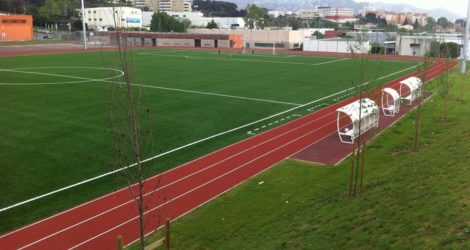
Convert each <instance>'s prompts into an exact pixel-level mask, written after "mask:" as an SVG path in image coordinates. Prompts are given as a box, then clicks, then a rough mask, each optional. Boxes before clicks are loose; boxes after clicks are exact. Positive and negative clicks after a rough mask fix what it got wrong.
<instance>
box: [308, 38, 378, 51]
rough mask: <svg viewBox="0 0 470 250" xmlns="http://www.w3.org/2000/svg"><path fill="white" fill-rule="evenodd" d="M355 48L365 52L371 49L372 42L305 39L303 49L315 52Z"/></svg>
mask: <svg viewBox="0 0 470 250" xmlns="http://www.w3.org/2000/svg"><path fill="white" fill-rule="evenodd" d="M351 48H355V52H356V53H360V54H364V53H367V52H368V51H369V50H370V42H364V43H359V42H356V41H347V40H341V39H319V40H312V39H308V38H306V39H304V43H303V50H304V51H315V52H335V53H351Z"/></svg>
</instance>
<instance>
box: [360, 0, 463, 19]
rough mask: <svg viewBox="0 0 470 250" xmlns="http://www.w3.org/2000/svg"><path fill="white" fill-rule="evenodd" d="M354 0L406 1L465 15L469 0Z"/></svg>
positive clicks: (366, 0)
mask: <svg viewBox="0 0 470 250" xmlns="http://www.w3.org/2000/svg"><path fill="white" fill-rule="evenodd" d="M356 2H386V3H406V4H409V5H413V6H416V7H420V8H423V9H435V8H441V7H444V8H446V9H448V10H450V11H452V12H454V13H456V14H458V15H459V16H462V17H464V16H467V8H468V2H469V0H412V1H410V0H356Z"/></svg>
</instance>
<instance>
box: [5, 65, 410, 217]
mask: <svg viewBox="0 0 470 250" xmlns="http://www.w3.org/2000/svg"><path fill="white" fill-rule="evenodd" d="M417 66H418V65H415V66H412V67H409V68H406V69H404V70H400V71H397V72H395V73H392V74H389V75H388V76H393V75H396V74H399V73H401V72H403V71H407V70H410V69H412V68H416V67H417ZM388 76H387V77H388ZM374 81H377V79H376V80H373V81H370V82H366V83H363V86H365V85H368V84H370V83H371V82H374ZM354 88H355V87H351V88H348V89H345V90H342V91H339V92H336V93H334V94H331V95H328V96H325V97H322V98H320V99H317V100H314V101H311V102H309V103H306V104H302V105H300V106H297V107H293V108H290V109H288V110H285V111H282V112H279V113H277V114H273V115H270V116H267V117H264V118H262V119H259V120H257V121H253V122H250V123H247V124H245V125H241V126H238V127H236V128H232V129H229V130H226V131H223V132H220V133H218V134H214V135H211V136H209V137H206V138H203V139H199V140H197V141H194V142H191V143H188V144H186V145H183V146H180V147H177V148H174V149H171V150H168V151H166V152H163V153H161V154H158V155H155V156H152V157H149V158H147V159H144V160H143V161H142V163H145V162H149V161H152V160H154V159H157V158H161V157H163V156H165V155H168V154H171V153H174V152H176V151H179V150H182V149H185V148H188V147H191V146H193V145H196V144H199V143H202V142H205V141H208V140H211V139H213V138H216V137H219V136H222V135H225V134H229V133H232V132H234V131H237V130H240V129H243V128H246V127H249V126H252V125H254V124H258V123H260V122H263V121H266V120H269V119H272V118H274V117H277V116H280V115H283V114H286V113H289V112H291V111H294V110H297V109H299V108H302V107H305V106H308V105H311V104H314V103H317V102H320V101H323V100H326V99H328V98H331V97H333V96H336V95H339V94H342V93H345V92H348V91H351V90H353V89H354ZM136 165H137V164H136V163H133V164H130V165H128V166H125V167H122V168H119V169H115V170H113V171H110V172H107V173H104V174H101V175H98V176H95V177H92V178H89V179H86V180H83V181H80V182H76V183H74V184H71V185H69V186H65V187H63V188H59V189H56V190H53V191H51V192H48V193H45V194H42V195H39V196H36V197H33V198H30V199H27V200H24V201H21V202H18V203H15V204H12V205H10V206H7V207H3V208H1V209H0V213H1V212H4V211H6V210H9V209H12V208H15V207H18V206H21V205H24V204H27V203H30V202H33V201H36V200H39V199H42V198H45V197H48V196H51V195H53V194H56V193H59V192H62V191H65V190H68V189H71V188H74V187H77V186H80V185H83V184H86V183H88V182H92V181H94V180H98V179H101V178H103V177H106V176H109V175H112V174H115V173H118V172H121V171H123V170H125V169H128V168H132V167H134V166H136Z"/></svg>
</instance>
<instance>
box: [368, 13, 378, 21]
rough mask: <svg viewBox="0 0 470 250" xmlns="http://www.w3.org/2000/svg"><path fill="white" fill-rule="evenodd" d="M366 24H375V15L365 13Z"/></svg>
mask: <svg viewBox="0 0 470 250" xmlns="http://www.w3.org/2000/svg"><path fill="white" fill-rule="evenodd" d="M366 22H367V23H377V15H376V14H375V13H367V14H366Z"/></svg>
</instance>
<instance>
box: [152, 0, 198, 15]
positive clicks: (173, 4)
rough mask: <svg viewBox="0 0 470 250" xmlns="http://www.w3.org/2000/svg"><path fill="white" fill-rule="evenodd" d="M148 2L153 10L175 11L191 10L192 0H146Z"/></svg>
mask: <svg viewBox="0 0 470 250" xmlns="http://www.w3.org/2000/svg"><path fill="white" fill-rule="evenodd" d="M146 4H147V6H148V8H149V10H151V11H173V12H190V11H191V10H192V8H191V1H190V0H146Z"/></svg>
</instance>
